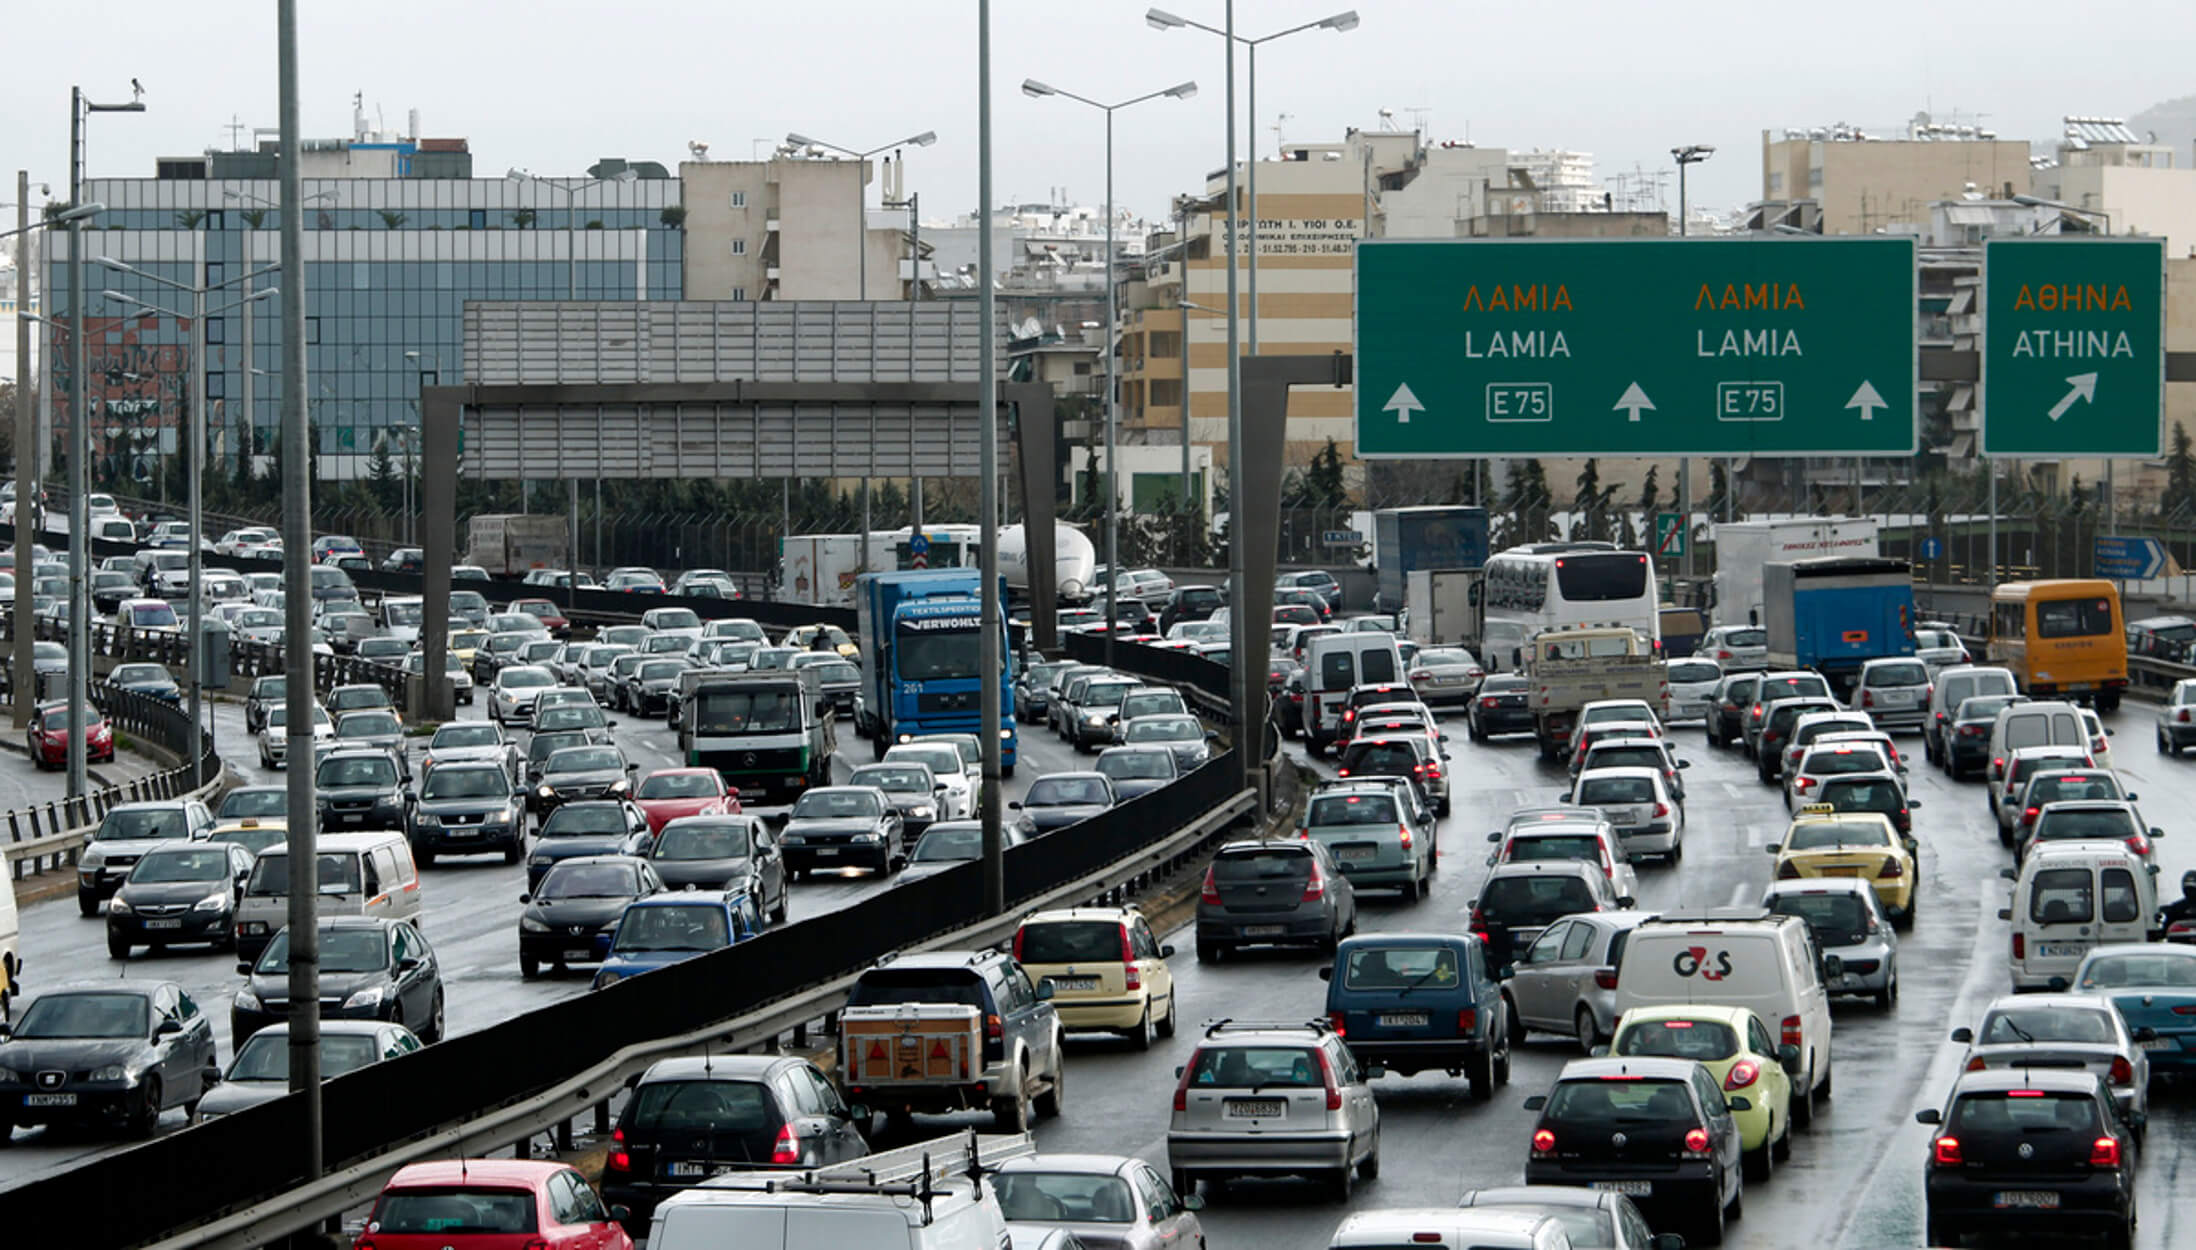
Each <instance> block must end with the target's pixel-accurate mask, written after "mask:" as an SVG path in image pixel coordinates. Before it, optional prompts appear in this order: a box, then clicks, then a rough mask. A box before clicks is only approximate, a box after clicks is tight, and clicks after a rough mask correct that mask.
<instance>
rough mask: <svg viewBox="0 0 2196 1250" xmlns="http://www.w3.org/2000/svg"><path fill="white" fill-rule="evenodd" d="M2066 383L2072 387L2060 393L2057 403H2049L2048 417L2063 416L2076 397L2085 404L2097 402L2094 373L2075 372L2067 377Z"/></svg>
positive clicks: (2055, 418) (2056, 418)
mask: <svg viewBox="0 0 2196 1250" xmlns="http://www.w3.org/2000/svg"><path fill="white" fill-rule="evenodd" d="M2066 384H2067V385H2068V386H2069V387H2072V388H2073V389H2072V390H2069V391H2068V392H2067V393H2066V394H2064V395H2061V396H2060V397H2059V402H2058V403H2055V404H2053V405H2051V412H2050V417H2051V419H2052V420H2053V421H2056V420H2058V419H2059V418H2060V417H2063V416H2065V415H2066V412H2067V409H2069V408H2072V407H2073V406H2074V401H2075V400H2077V399H2078V400H2081V401H2082V402H2083V403H2086V404H2095V403H2096V402H2097V375H2096V374H2094V373H2077V374H2075V375H2074V376H2073V377H2071V378H2068V379H2067V380H2066Z"/></svg>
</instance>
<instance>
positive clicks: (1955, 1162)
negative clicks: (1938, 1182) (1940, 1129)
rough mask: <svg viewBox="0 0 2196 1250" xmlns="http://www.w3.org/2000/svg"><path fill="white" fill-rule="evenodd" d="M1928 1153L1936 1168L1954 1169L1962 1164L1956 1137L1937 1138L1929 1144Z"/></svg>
mask: <svg viewBox="0 0 2196 1250" xmlns="http://www.w3.org/2000/svg"><path fill="white" fill-rule="evenodd" d="M1930 1152H1931V1155H1932V1157H1934V1158H1935V1159H1936V1161H1937V1166H1938V1167H1946V1168H1956V1167H1958V1166H1959V1165H1960V1163H1961V1162H1962V1160H1961V1158H1960V1139H1959V1138H1957V1137H1939V1138H1938V1139H1937V1140H1936V1141H1934V1142H1932V1143H1930Z"/></svg>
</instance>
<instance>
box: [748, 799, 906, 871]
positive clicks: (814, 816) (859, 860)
mask: <svg viewBox="0 0 2196 1250" xmlns="http://www.w3.org/2000/svg"><path fill="white" fill-rule="evenodd" d="M778 842H779V845H780V847H781V848H782V849H783V851H784V854H785V866H786V870H787V871H788V872H791V873H792V874H793V877H794V879H795V880H799V879H801V878H803V877H806V876H807V875H808V874H809V873H810V872H811V871H813V870H815V869H817V868H839V867H855V868H870V869H874V870H875V871H876V872H877V873H878V874H879V875H882V874H884V873H888V872H892V871H894V870H895V869H897V868H898V867H899V866H900V862H901V850H900V844H901V838H900V813H899V811H898V810H897V809H895V808H894V807H893V806H892V799H891V797H890V796H889V795H887V794H886V793H885V792H884V791H882V790H879V789H877V788H876V787H875V786H819V787H817V788H816V789H814V790H810V791H809V792H808V793H806V794H803V795H802V796H801V797H800V798H799V799H798V800H796V801H795V802H794V804H793V813H792V815H791V816H790V817H789V818H788V819H787V820H786V822H785V828H784V829H783V830H782V831H781V832H780V834H779V838H778Z"/></svg>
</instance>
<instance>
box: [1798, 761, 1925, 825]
mask: <svg viewBox="0 0 2196 1250" xmlns="http://www.w3.org/2000/svg"><path fill="white" fill-rule="evenodd" d="M1815 802H1817V803H1828V804H1829V805H1830V806H1831V808H1832V809H1833V810H1835V811H1840V812H1880V813H1882V814H1883V815H1885V816H1889V817H1890V818H1891V825H1892V827H1893V828H1895V829H1897V830H1898V831H1899V836H1900V837H1905V836H1907V835H1908V834H1911V833H1913V832H1914V813H1913V809H1914V808H1917V807H1920V806H1921V800H1920V799H1909V798H1907V797H1906V786H1905V785H1904V784H1902V783H1901V782H1900V781H1899V779H1898V778H1897V777H1896V776H1894V775H1892V774H1890V773H1854V774H1848V775H1845V776H1841V777H1826V778H1824V779H1823V783H1822V791H1821V793H1819V794H1817V795H1816V796H1815Z"/></svg>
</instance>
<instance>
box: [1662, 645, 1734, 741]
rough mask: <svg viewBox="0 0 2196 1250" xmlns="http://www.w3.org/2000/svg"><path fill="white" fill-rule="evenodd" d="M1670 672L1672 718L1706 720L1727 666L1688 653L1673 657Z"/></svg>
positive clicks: (1672, 720) (1677, 719)
mask: <svg viewBox="0 0 2196 1250" xmlns="http://www.w3.org/2000/svg"><path fill="white" fill-rule="evenodd" d="M1669 674H1670V678H1669V679H1670V720H1671V722H1672V723H1673V724H1674V723H1676V722H1678V721H1696V720H1697V721H1701V722H1703V723H1706V721H1707V719H1708V712H1709V710H1710V708H1711V707H1712V706H1713V699H1714V696H1715V692H1716V686H1717V685H1718V684H1719V683H1720V682H1722V680H1723V669H1722V668H1721V667H1720V666H1718V665H1717V663H1716V662H1715V661H1714V660H1708V659H1702V658H1699V657H1697V656H1688V657H1687V658H1685V659H1682V660H1672V661H1671V662H1670V668H1669Z"/></svg>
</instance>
